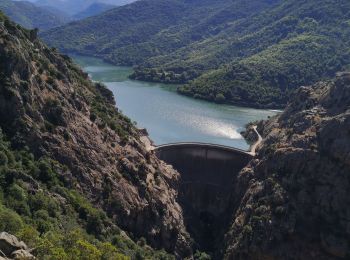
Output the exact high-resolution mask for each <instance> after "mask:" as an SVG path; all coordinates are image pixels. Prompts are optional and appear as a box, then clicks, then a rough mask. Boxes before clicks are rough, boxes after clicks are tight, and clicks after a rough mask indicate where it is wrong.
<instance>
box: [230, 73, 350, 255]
mask: <svg viewBox="0 0 350 260" xmlns="http://www.w3.org/2000/svg"><path fill="white" fill-rule="evenodd" d="M259 128H260V130H261V131H263V133H264V135H265V140H264V142H263V144H262V146H261V147H260V150H259V153H258V156H257V157H256V158H255V159H254V160H252V161H251V162H250V163H249V165H248V166H247V167H245V168H244V169H243V170H242V171H241V173H240V175H239V177H238V182H237V185H236V186H235V192H236V194H239V200H236V201H235V202H234V203H233V204H235V205H237V206H236V208H235V210H234V212H235V213H234V218H233V222H232V225H231V228H230V230H229V232H228V233H227V236H226V258H227V259H339V258H341V259H344V258H347V259H348V258H349V257H350V245H349V238H350V229H349V227H350V211H349V209H348V206H347V205H349V203H350V196H349V190H350V182H349V180H350V179H349V178H350V175H349V174H350V131H349V129H350V74H349V73H340V74H338V76H337V78H336V80H335V81H334V82H321V83H318V84H315V85H314V86H312V87H302V88H301V89H300V90H299V91H298V94H297V95H296V96H295V97H294V99H293V101H292V102H291V104H290V105H289V106H288V107H287V109H286V110H285V112H283V113H282V114H281V115H280V116H277V117H275V118H273V119H271V120H269V121H267V122H264V123H263V124H261V125H260V127H259Z"/></svg>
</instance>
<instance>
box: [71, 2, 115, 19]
mask: <svg viewBox="0 0 350 260" xmlns="http://www.w3.org/2000/svg"><path fill="white" fill-rule="evenodd" d="M112 8H115V6H114V5H110V4H104V3H93V4H92V5H90V6H89V7H88V8H86V9H85V10H84V11H82V12H79V13H77V14H75V15H74V16H73V18H74V19H76V20H81V19H84V18H87V17H90V16H95V15H98V14H100V13H103V12H105V11H107V10H110V9H112Z"/></svg>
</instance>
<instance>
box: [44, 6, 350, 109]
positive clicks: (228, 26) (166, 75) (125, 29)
mask: <svg viewBox="0 0 350 260" xmlns="http://www.w3.org/2000/svg"><path fill="white" fill-rule="evenodd" d="M204 14H205V15H204ZM349 16H350V2H349V1H346V0H340V1H335V0H327V1H321V2H320V1H316V0H311V1H307V2H300V1H297V0H288V1H281V0H273V1H270V0H264V1H256V0H253V1H249V2H248V3H247V2H246V1H243V0H235V1H224V0H220V1H213V0H206V1H180V0H178V1H175V0H166V1H162V2H161V3H159V2H158V1H154V0H144V1H140V2H136V3H134V4H131V5H128V6H125V7H121V8H117V9H114V10H111V11H109V12H108V13H106V14H104V15H102V16H97V17H93V18H91V19H87V20H84V21H81V22H77V23H74V24H70V25H69V26H64V27H62V28H58V29H53V30H51V31H49V32H47V33H44V34H43V35H42V37H43V38H44V39H45V40H46V41H47V42H48V43H49V44H50V45H54V46H56V47H58V48H60V49H62V50H63V51H75V52H78V53H82V54H85V55H94V56H98V57H102V58H103V59H105V60H107V61H110V62H113V63H114V64H119V65H134V66H135V70H134V73H133V74H132V75H131V78H133V79H139V80H145V81H154V82H163V83H177V84H184V86H183V87H181V88H179V92H180V93H182V94H186V95H189V96H192V97H195V98H202V99H206V100H209V101H219V102H225V103H232V104H241V105H249V106H255V107H283V106H284V105H285V104H286V102H287V101H288V99H289V97H290V95H291V93H293V91H294V90H295V89H296V88H297V87H299V86H300V85H308V84H311V83H313V82H315V81H316V80H319V79H323V78H330V77H333V76H334V74H335V72H336V71H339V70H343V69H345V68H346V67H347V66H348V64H349V63H350V55H349V53H350V50H349V39H350V23H349ZM107 21H108V22H109V24H110V26H109V27H108V28H105V26H103V25H104V24H105V23H106V22H107ZM101 28H102V29H101ZM223 97H224V98H223Z"/></svg>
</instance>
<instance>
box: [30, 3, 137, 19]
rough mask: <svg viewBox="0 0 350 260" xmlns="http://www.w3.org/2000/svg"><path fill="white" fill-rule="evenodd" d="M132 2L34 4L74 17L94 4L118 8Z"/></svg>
mask: <svg viewBox="0 0 350 260" xmlns="http://www.w3.org/2000/svg"><path fill="white" fill-rule="evenodd" d="M133 1H135V0H37V1H36V2H35V4H36V5H38V6H51V7H55V8H57V9H59V10H61V11H64V12H66V13H67V14H69V15H72V16H74V15H78V14H79V13H81V12H84V10H86V9H87V8H89V7H90V6H91V5H93V4H96V3H99V4H108V5H114V6H120V5H125V4H128V3H131V2H133Z"/></svg>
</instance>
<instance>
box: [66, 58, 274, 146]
mask: <svg viewBox="0 0 350 260" xmlns="http://www.w3.org/2000/svg"><path fill="white" fill-rule="evenodd" d="M73 58H74V60H75V61H76V62H77V63H78V64H79V65H81V66H82V67H83V69H84V70H85V71H86V72H87V73H89V75H90V76H91V78H92V79H93V80H95V81H101V82H104V83H105V84H106V85H107V87H108V88H109V89H110V90H111V91H113V93H114V96H115V98H116V102H117V106H118V107H119V108H120V109H121V110H122V111H123V113H124V114H126V115H127V116H128V117H130V118H131V119H132V120H133V121H136V122H137V125H138V127H142V128H143V127H144V128H147V130H148V132H149V134H150V137H151V139H152V140H153V141H154V142H155V143H156V144H158V145H159V144H166V143H174V142H204V143H213V144H221V145H227V146H233V147H236V148H241V149H245V150H247V149H248V148H249V145H248V144H247V143H246V141H245V140H244V139H243V138H242V136H241V135H240V131H242V130H243V129H244V126H245V125H246V124H247V123H248V122H251V121H255V120H258V119H266V118H267V117H268V116H272V115H274V114H275V113H276V112H275V111H271V110H260V109H251V108H242V107H236V106H230V105H218V104H213V103H209V102H206V101H200V100H196V99H192V98H188V97H185V96H182V95H179V94H177V93H176V86H170V85H165V84H157V83H147V82H140V81H133V80H130V79H128V75H129V74H130V73H131V72H132V69H131V68H129V67H118V66H114V65H110V64H107V63H105V62H103V61H102V60H100V59H96V58H91V57H82V56H73Z"/></svg>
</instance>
